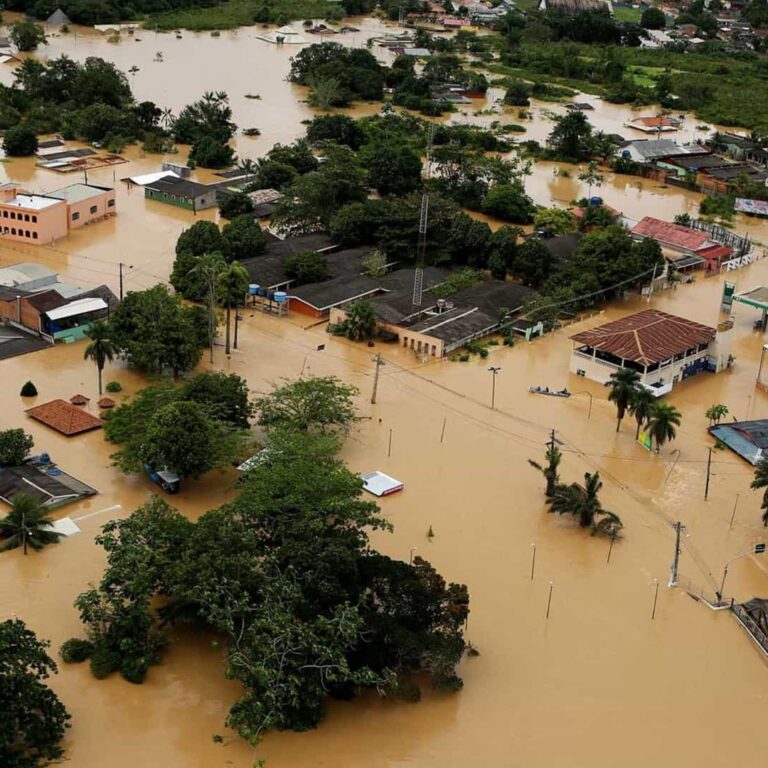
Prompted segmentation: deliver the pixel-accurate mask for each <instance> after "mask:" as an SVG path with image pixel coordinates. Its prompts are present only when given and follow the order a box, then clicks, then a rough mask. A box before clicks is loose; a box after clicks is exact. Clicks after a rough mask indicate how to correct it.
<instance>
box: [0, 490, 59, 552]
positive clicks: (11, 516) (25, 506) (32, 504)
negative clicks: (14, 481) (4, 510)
mask: <svg viewBox="0 0 768 768" xmlns="http://www.w3.org/2000/svg"><path fill="white" fill-rule="evenodd" d="M50 524H51V519H50V518H49V517H48V510H47V509H46V508H45V507H44V506H43V505H42V504H40V502H39V501H37V499H35V498H33V497H32V496H29V495H28V494H26V493H20V494H18V495H17V496H14V497H13V505H12V507H11V511H10V512H9V513H8V515H7V516H6V517H4V518H3V519H2V520H0V537H2V538H3V539H4V541H0V549H2V550H5V549H16V547H24V554H25V555H26V554H27V546H30V547H32V549H42V548H43V547H44V546H46V544H55V543H56V542H57V541H58V540H59V539H60V538H61V534H60V533H56V532H55V531H52V530H51V529H50Z"/></svg>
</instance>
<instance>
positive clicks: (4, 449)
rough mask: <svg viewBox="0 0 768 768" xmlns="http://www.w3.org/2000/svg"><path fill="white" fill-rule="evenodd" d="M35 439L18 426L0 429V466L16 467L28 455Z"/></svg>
mask: <svg viewBox="0 0 768 768" xmlns="http://www.w3.org/2000/svg"><path fill="white" fill-rule="evenodd" d="M34 444H35V441H34V440H33V439H32V435H28V434H27V433H26V432H25V431H24V430H23V429H21V428H20V427H16V429H4V430H2V431H0V467H18V466H19V464H23V463H24V460H25V459H26V458H27V456H29V452H30V451H31V450H32V447H33V446H34Z"/></svg>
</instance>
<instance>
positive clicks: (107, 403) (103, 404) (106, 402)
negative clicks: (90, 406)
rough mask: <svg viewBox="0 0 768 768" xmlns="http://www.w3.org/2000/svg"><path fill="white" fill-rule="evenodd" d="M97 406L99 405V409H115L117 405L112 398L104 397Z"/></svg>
mask: <svg viewBox="0 0 768 768" xmlns="http://www.w3.org/2000/svg"><path fill="white" fill-rule="evenodd" d="M96 405H98V406H99V408H114V407H115V406H116V405H117V403H116V402H115V401H114V400H113V399H112V398H111V397H102V398H101V400H99V402H98V403H96Z"/></svg>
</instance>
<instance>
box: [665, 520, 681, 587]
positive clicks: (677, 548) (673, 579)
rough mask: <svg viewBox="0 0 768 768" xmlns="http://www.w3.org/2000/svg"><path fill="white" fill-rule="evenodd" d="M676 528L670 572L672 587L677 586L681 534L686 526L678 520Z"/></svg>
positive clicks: (670, 584)
mask: <svg viewBox="0 0 768 768" xmlns="http://www.w3.org/2000/svg"><path fill="white" fill-rule="evenodd" d="M674 528H675V556H674V558H673V559H672V568H671V572H670V574H669V586H670V587H676V586H677V568H678V565H679V564H680V534H681V533H682V531H683V529H684V528H685V526H684V525H683V524H682V523H681V522H679V521H678V522H676V523H675V525H674Z"/></svg>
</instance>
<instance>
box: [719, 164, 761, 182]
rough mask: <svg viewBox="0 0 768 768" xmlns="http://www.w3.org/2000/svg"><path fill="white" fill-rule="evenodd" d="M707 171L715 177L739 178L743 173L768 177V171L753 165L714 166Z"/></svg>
mask: <svg viewBox="0 0 768 768" xmlns="http://www.w3.org/2000/svg"><path fill="white" fill-rule="evenodd" d="M707 173H708V174H709V175H710V176H712V178H714V179H737V178H738V177H739V176H742V175H746V176H750V177H751V178H758V179H765V178H768V173H766V172H765V171H764V170H762V169H758V168H754V167H753V166H751V165H728V166H725V167H723V168H712V169H711V170H709V171H707Z"/></svg>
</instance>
